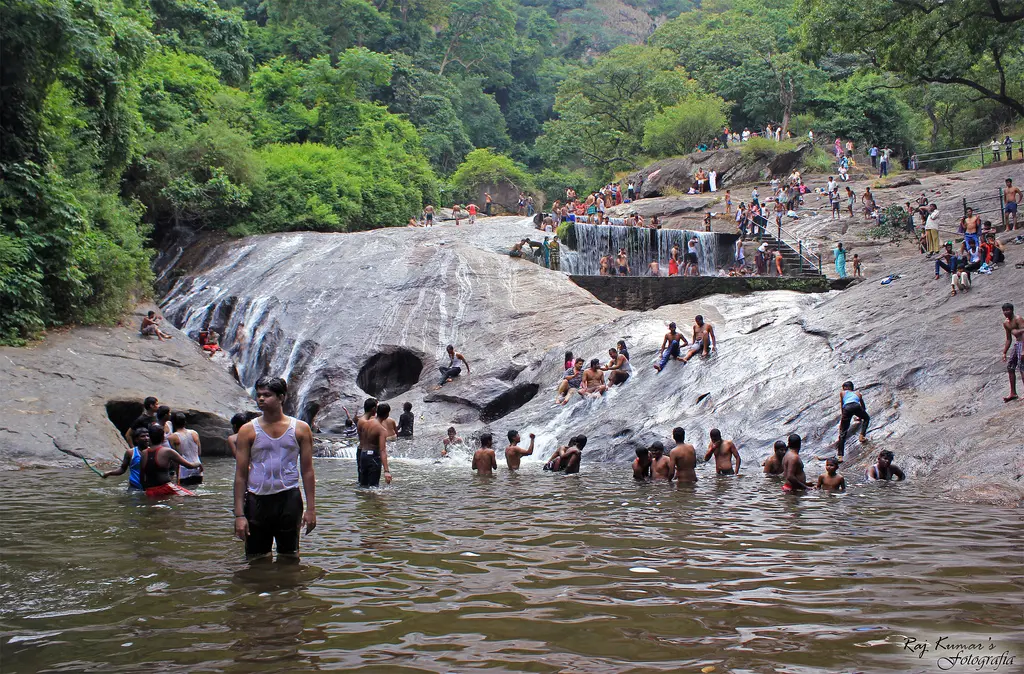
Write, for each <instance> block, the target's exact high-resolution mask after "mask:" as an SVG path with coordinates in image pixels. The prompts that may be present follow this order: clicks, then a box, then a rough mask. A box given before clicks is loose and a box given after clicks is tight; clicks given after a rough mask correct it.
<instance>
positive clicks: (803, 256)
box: [751, 215, 821, 274]
mask: <svg viewBox="0 0 1024 674" xmlns="http://www.w3.org/2000/svg"><path fill="white" fill-rule="evenodd" d="M751 222H752V224H753V227H752V229H751V233H755V232H756V231H758V230H760V232H761V234H762V235H764V234H767V233H769V232H770V231H771V230H772V226H771V223H770V222H769V221H768V218H766V217H764V216H763V215H755V216H754V217H753V218H751ZM775 233H776V236H775V239H776V241H778V243H779V245H781V246H785V247H786V248H788V249H789V250H791V251H793V252H794V253H795V254H796V255H797V257H798V258H799V260H800V273H801V274H802V273H803V272H804V271H806V270H811V271H814V270H815V269H816V270H817V271H818V273H819V274H820V273H821V256H820V255H817V254H815V253H812V252H811V249H810V248H806V247H804V242H803V240H802V239H799V238H797V237H796V236H793V235H791V234H790V232H787V231H786V230H785V229H783V227H782V225H781V224H779V223H776V224H775ZM783 235H786V236H789V237H790V238H791V239H792V240H795V241H796V245H793V244H792V243H790V242H789V241H786V239H785V238H783Z"/></svg>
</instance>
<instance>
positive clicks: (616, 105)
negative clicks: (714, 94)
mask: <svg viewBox="0 0 1024 674" xmlns="http://www.w3.org/2000/svg"><path fill="white" fill-rule="evenodd" d="M675 61H676V57H675V54H673V53H672V52H671V51H669V50H667V49H657V48H652V47H641V46H635V45H626V46H622V47H618V48H616V49H614V50H612V51H611V52H609V53H608V54H606V55H605V56H603V57H601V58H598V59H596V60H595V61H594V62H593V63H592V64H591V65H589V66H587V67H584V68H579V69H576V70H574V71H571V72H570V73H569V75H568V76H567V78H566V79H565V81H564V82H563V83H562V85H561V86H560V87H559V89H558V95H557V96H556V98H555V112H556V113H557V114H558V118H557V119H553V120H551V121H548V122H546V123H545V124H544V134H543V135H542V136H541V137H540V138H538V139H537V145H538V149H540V151H541V153H542V155H543V156H544V157H545V159H546V160H547V161H548V162H549V163H551V164H559V163H569V162H582V163H583V164H584V165H587V166H591V167H597V168H602V169H609V168H613V167H616V166H627V167H635V166H636V161H637V159H638V154H639V152H640V151H641V147H642V141H643V135H644V127H645V125H646V124H647V121H648V120H649V119H650V118H651V117H652V116H653V115H654V114H656V113H657V112H659V111H660V110H661V109H663V108H664V107H666V106H669V105H672V104H674V103H675V102H676V101H678V100H679V99H680V98H682V97H683V96H685V95H687V94H689V93H691V91H692V86H693V85H692V83H691V82H690V81H689V80H688V78H687V77H686V75H685V73H683V72H682V71H680V70H677V69H676V67H675Z"/></svg>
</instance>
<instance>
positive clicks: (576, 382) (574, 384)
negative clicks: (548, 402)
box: [555, 358, 583, 405]
mask: <svg viewBox="0 0 1024 674" xmlns="http://www.w3.org/2000/svg"><path fill="white" fill-rule="evenodd" d="M582 385H583V359H582V358H577V359H576V360H575V361H574V362H573V364H572V366H571V367H568V368H566V370H565V373H564V374H563V375H562V381H560V382H558V390H557V394H556V395H555V402H556V403H557V404H559V405H564V404H565V403H567V402H568V401H569V396H570V395H571V394H572V392H573V391H578V390H579V389H580V386H582Z"/></svg>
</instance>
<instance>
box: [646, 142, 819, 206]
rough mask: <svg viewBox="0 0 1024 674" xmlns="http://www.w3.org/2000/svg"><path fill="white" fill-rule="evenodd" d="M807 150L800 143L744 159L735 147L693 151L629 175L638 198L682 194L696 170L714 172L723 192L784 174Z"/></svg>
mask: <svg viewBox="0 0 1024 674" xmlns="http://www.w3.org/2000/svg"><path fill="white" fill-rule="evenodd" d="M810 151H811V144H810V143H802V144H800V145H799V146H797V148H796V149H795V150H787V151H785V152H780V153H778V154H775V155H772V156H765V157H756V158H753V159H746V158H744V156H743V153H742V151H741V150H740V148H739V147H737V146H730V147H728V148H724V149H721V150H709V151H707V152H694V153H693V154H689V155H686V156H685V157H678V158H673V159H661V160H659V161H656V162H654V163H653V164H651V165H649V166H645V167H644V168H643V169H641V170H639V171H637V172H636V173H634V174H632V175H630V176H629V179H630V180H631V181H633V182H634V183H637V184H639V185H640V197H641V198H643V199H646V198H649V197H660V196H664V195H665V194H666V192H669V191H674V192H683V193H685V192H686V191H687V190H689V189H690V186H691V185H692V184H693V174H694V173H695V172H696V171H697V169H698V168H703V169H704V170H705V171H711V170H715V171H717V172H718V180H717V183H718V187H719V188H720V189H727V188H730V187H735V186H737V185H745V184H749V183H756V182H762V181H764V180H765V179H767V177H768V176H769V175H786V174H789V173H790V172H792V171H793V169H795V168H797V167H798V166H800V163H801V162H802V161H803V158H804V156H805V155H806V154H807V153H809V152H810Z"/></svg>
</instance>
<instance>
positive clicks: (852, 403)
mask: <svg viewBox="0 0 1024 674" xmlns="http://www.w3.org/2000/svg"><path fill="white" fill-rule="evenodd" d="M839 405H840V407H841V409H842V416H841V419H840V421H839V442H838V443H837V445H836V454H837V455H838V456H839V460H840V461H842V460H843V454H845V453H846V436H847V434H849V432H850V423H851V422H852V421H853V418H854V417H857V418H858V419H860V441H861V442H866V441H867V437H866V436H867V432H868V423H869V422H870V421H871V417H870V416H868V410H867V405H865V404H864V396H862V395H861V394H860V393H858V392H857V391H854V390H853V382H852V381H845V382H843V390H842V391H840V392H839Z"/></svg>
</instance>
